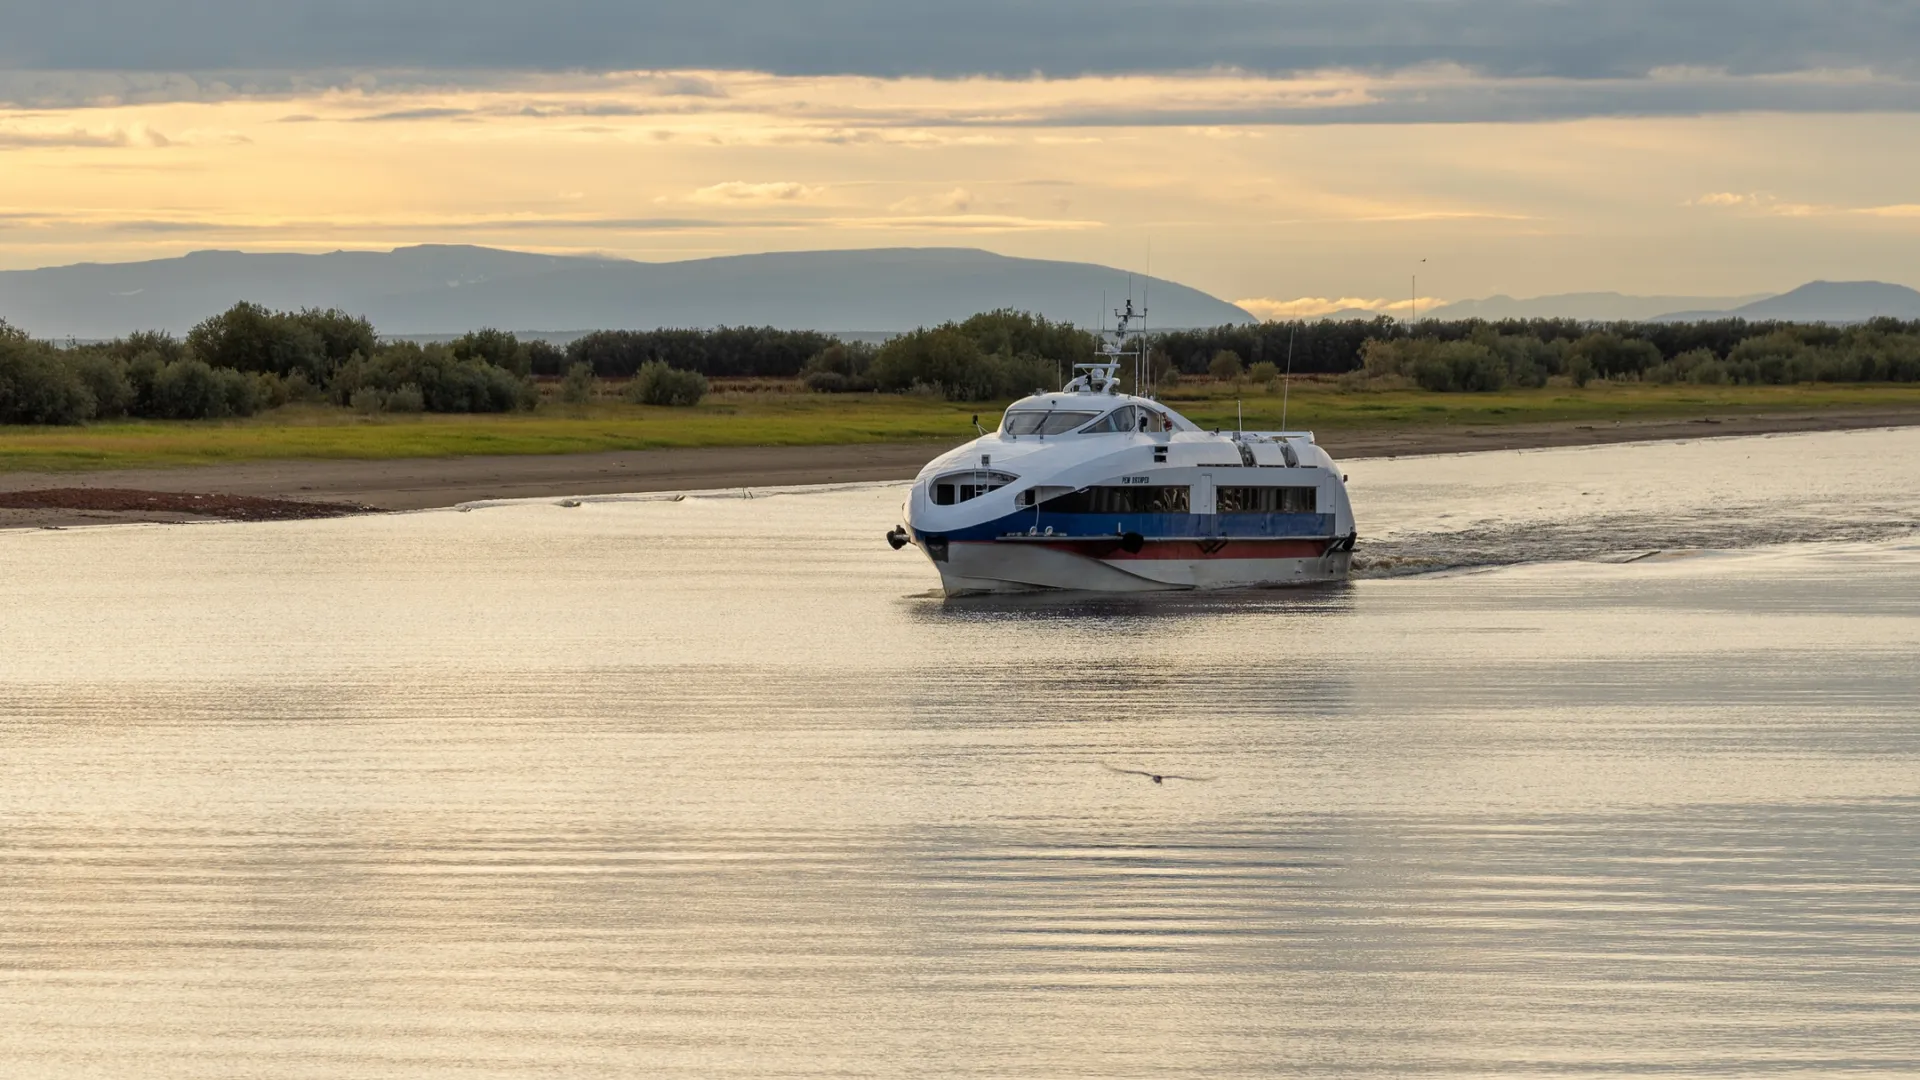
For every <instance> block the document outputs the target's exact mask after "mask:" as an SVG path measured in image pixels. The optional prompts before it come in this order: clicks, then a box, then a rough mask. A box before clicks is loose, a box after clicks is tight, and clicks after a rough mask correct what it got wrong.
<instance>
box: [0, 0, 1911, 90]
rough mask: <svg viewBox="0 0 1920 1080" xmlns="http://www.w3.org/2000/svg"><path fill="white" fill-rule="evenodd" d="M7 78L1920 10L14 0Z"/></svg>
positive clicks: (1344, 55) (1179, 50) (1097, 45)
mask: <svg viewBox="0 0 1920 1080" xmlns="http://www.w3.org/2000/svg"><path fill="white" fill-rule="evenodd" d="M0 26H4V28H5V32H4V34H0V67H5V68H12V69H15V70H23V69H25V70H36V69H37V70H59V71H75V70H95V71H101V70H112V71H145V72H156V71H181V72H209V71H222V70H247V71H272V70H282V71H307V70H317V69H338V68H354V69H379V68H409V69H421V68H425V69H493V70H589V71H591V70H639V69H689V68H704V69H720V70H756V71H766V72H772V73H777V74H790V75H817V74H865V75H877V76H897V75H939V76H953V75H970V74H999V75H1026V74H1031V73H1034V72H1043V73H1045V74H1048V75H1053V76H1065V75H1077V74H1086V73H1116V72H1146V71H1177V70H1191V69H1195V68H1208V67H1215V66H1230V67H1238V68H1243V69H1245V70H1248V71H1253V72H1262V73H1286V72H1293V71H1306V70H1319V69H1326V68H1357V69H1367V70H1393V69H1400V68H1406V67H1410V66H1417V65H1422V64H1433V63H1452V64H1460V65H1464V66H1467V67H1469V68H1472V69H1474V70H1476V71H1478V72H1481V73H1484V74H1488V75H1493V76H1547V77H1562V78H1575V79H1586V78H1620V77H1638V76H1643V75H1646V74H1648V73H1650V72H1656V71H1659V70H1661V69H1668V68H1675V67H1688V68H1712V69H1723V70H1726V71H1728V72H1731V73H1734V74H1780V73H1785V72H1800V71H1810V70H1833V69H1851V70H1870V71H1873V72H1877V73H1879V74H1882V75H1894V76H1909V75H1912V74H1913V73H1915V72H1916V71H1920V4H1916V3H1914V2H1912V0H1585V2H1567V0H1338V2H1328V0H1044V2H1034V0H969V2H964V3H959V2H954V0H825V2H817V3H794V2H791V0H710V2H703V3H687V2H686V0H542V2H539V3H529V2H526V0H511V2H509V0H273V2H270V3H263V2H261V0H62V2H59V3H48V2H46V0H0Z"/></svg>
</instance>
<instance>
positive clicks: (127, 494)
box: [0, 487, 382, 521]
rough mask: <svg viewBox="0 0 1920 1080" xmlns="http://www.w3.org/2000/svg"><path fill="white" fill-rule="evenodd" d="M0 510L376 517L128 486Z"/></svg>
mask: <svg viewBox="0 0 1920 1080" xmlns="http://www.w3.org/2000/svg"><path fill="white" fill-rule="evenodd" d="M0 510H78V511H97V512H100V513H137V514H184V515H188V516H191V517H208V518H222V519H224V520H227V521H303V520H306V519H309V518H333V517H346V516H347V515H349V514H377V513H381V512H382V511H381V510H380V509H379V508H378V507H373V506H365V505H362V504H360V503H343V502H308V501H306V500H303V499H270V498H264V497H261V496H257V495H194V494H189V493H186V492H179V491H139V490H135V489H132V488H76V487H68V488H40V489H38V490H34V491H5V492H0Z"/></svg>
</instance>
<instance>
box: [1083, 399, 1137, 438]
mask: <svg viewBox="0 0 1920 1080" xmlns="http://www.w3.org/2000/svg"><path fill="white" fill-rule="evenodd" d="M1139 414H1140V410H1139V409H1136V408H1134V407H1133V406H1131V405H1122V406H1120V407H1119V408H1117V409H1115V410H1113V411H1112V412H1110V413H1108V414H1107V415H1105V416H1103V417H1101V418H1100V419H1099V420H1098V421H1096V422H1095V423H1093V424H1091V425H1089V426H1087V427H1085V428H1082V429H1081V430H1080V434H1082V435H1106V434H1109V433H1111V432H1115V431H1132V430H1133V429H1134V428H1135V427H1136V426H1138V422H1137V421H1135V420H1134V417H1136V416H1138V415H1139Z"/></svg>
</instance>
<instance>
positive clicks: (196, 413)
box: [148, 357, 261, 420]
mask: <svg viewBox="0 0 1920 1080" xmlns="http://www.w3.org/2000/svg"><path fill="white" fill-rule="evenodd" d="M150 393H151V399H150V401H149V403H148V404H149V409H150V415H153V416H157V417H160V418H162V419H166V420H218V419H222V418H224V417H229V416H252V415H253V414H254V413H256V412H258V411H260V405H261V395H260V384H259V383H258V382H256V381H255V380H253V379H251V378H249V377H247V375H246V373H244V372H240V371H235V370H234V369H232V368H216V367H213V366H211V365H209V364H208V363H207V362H206V361H204V360H201V359H199V358H198V357H189V358H187V359H185V360H178V361H175V362H174V363H171V364H168V365H166V366H165V367H162V368H161V369H160V370H159V371H158V372H157V373H156V374H155V375H154V379H153V385H152V389H151V391H150Z"/></svg>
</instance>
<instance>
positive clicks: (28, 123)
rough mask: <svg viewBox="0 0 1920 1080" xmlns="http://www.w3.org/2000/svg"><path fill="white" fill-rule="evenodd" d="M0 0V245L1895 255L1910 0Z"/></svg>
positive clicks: (1863, 261) (1919, 64)
mask: <svg viewBox="0 0 1920 1080" xmlns="http://www.w3.org/2000/svg"><path fill="white" fill-rule="evenodd" d="M0 26H4V27H5V28H6V33H5V34H4V36H0V269H20V268H28V267H37V266H47V265H61V264H66V263H73V262H81V261H122V260H130V259H142V258H157V257H164V256H170V255H177V254H181V253H184V252H187V251H191V250H197V249H203V248H228V249H242V250H257V251H269V250H271V251H328V250H335V249H339V248H360V249H385V248H390V247H394V246H398V245H404V244H414V243H473V244H486V245H492V246H500V247H512V248H517V249H522V250H536V251H549V252H563V253H595V254H606V255H617V256H622V257H628V258H636V259H647V260H671V259H685V258H698V257H703V256H710V255H723V254H739V253H745V252H755V251H768V250H801V249H817V248H854V247H881V246H887V247H892V246H971V247H983V248H987V249H990V250H993V251H998V252H1002V253H1005V254H1010V255H1022V256H1031V257H1039V258H1058V259H1073V260H1087V261H1094V262H1100V263H1105V264H1108V265H1114V266H1123V267H1127V268H1130V269H1135V270H1150V271H1151V272H1152V273H1154V274H1155V275H1156V276H1162V277H1168V278H1173V279H1175V280H1179V281H1182V282H1185V283H1187V284H1190V285H1193V286H1195V287H1198V288H1201V289H1205V290H1207V291H1209V292H1212V293H1214V294H1215V295H1218V296H1221V297H1223V298H1225V299H1230V300H1235V301H1240V302H1243V303H1244V304H1245V305H1246V306H1248V307H1249V309H1250V310H1253V311H1255V312H1256V313H1258V314H1264V315H1288V314H1301V315H1311V314H1317V313H1321V312H1323V311H1327V310H1332V309H1334V308H1340V307H1367V308H1372V309H1375V310H1384V311H1397V310H1404V308H1405V307H1406V306H1408V305H1410V304H1411V303H1412V302H1414V300H1415V298H1416V297H1417V298H1418V302H1419V303H1420V304H1421V305H1423V306H1425V305H1431V304H1434V303H1438V302H1440V301H1442V300H1445V299H1462V298H1467V297H1478V296H1486V295H1492V294H1498V293H1505V294H1509V295H1514V296H1535V295H1542V294H1548V293H1559V292H1579V291H1601V290H1614V291H1620V292H1628V293H1638V294H1661V295H1686V296H1734V295H1741V294H1748V293H1756V292H1771V291H1783V290H1785V289H1788V288H1791V287H1793V286H1795V285H1798V284H1800V283H1802V282H1805V281H1807V280H1811V279H1815V278H1826V279H1839V280H1851V279H1865V278H1877V279H1880V280H1887V281H1897V282H1902V283H1905V284H1910V285H1920V3H1916V2H1914V0H1824V2H1818V3H1811V2H1787V0H1664V2H1654V0H1612V2H1606V3H1597V2H1583V0H1342V2H1341V3H1337V4H1330V3H1324V2H1313V3H1307V2H1300V0H1107V2H1102V3H1092V2H1088V0H1050V2H1038V3H1037V2H1032V0H1026V2H1014V0H974V2H972V3H967V4H954V3H951V2H950V0H948V2H941V3H934V2H929V0H886V2H882V0H829V2H815V3H801V2H795V0H744V2H742V0H709V2H707V3H703V4H698V5H690V4H686V3H684V2H673V3H662V2H650V0H649V2H625V3H617V2H613V0H548V2H544V3H541V4H529V3H525V2H524V0H522V2H519V3H507V2H505V0H278V2H276V3H273V4H260V3H258V2H257V0H244V2H243V0H64V2H62V3H59V4H48V3H45V2H44V0H0ZM1416 279H1417V280H1416Z"/></svg>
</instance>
